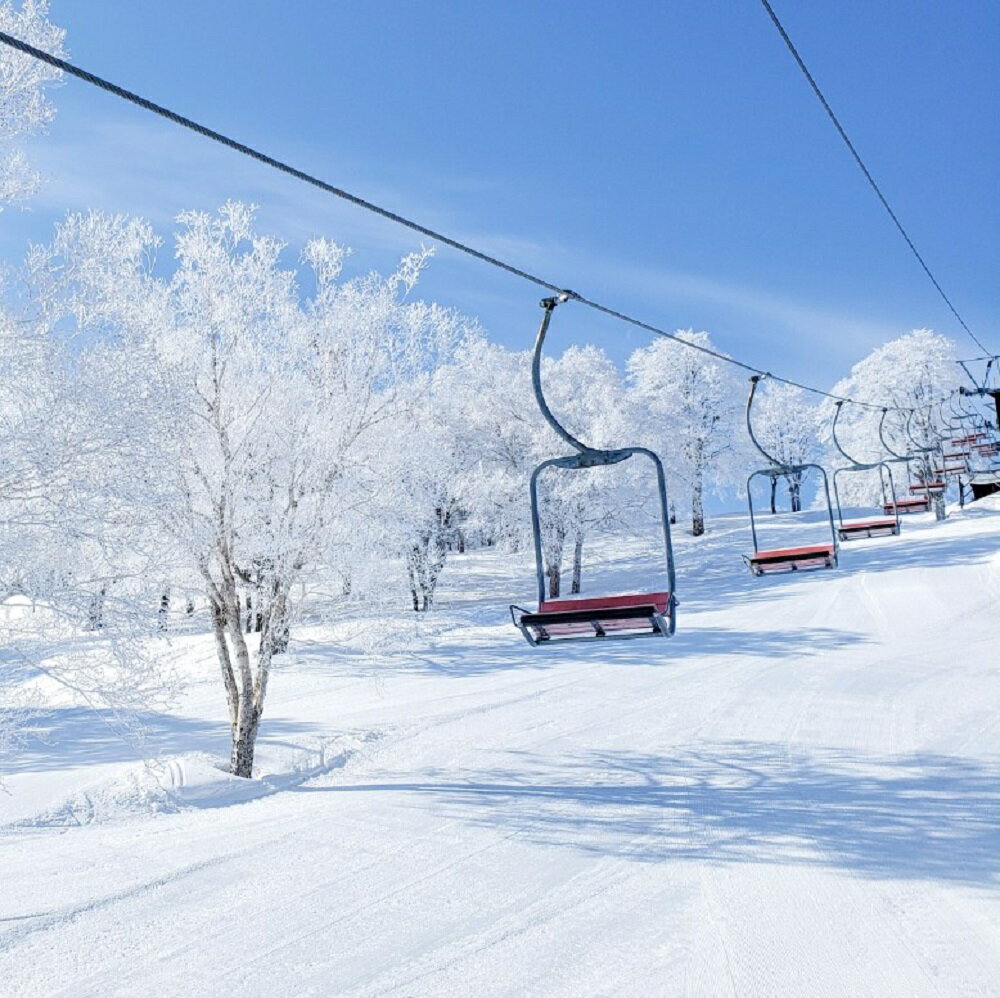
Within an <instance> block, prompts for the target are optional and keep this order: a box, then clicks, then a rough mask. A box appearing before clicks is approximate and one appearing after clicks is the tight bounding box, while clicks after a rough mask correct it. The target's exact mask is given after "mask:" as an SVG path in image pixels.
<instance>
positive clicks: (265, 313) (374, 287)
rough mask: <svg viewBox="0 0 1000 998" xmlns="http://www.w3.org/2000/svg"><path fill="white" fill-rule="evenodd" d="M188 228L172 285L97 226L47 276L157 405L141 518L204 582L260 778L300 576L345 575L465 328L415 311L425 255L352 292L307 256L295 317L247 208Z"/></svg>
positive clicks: (331, 260)
mask: <svg viewBox="0 0 1000 998" xmlns="http://www.w3.org/2000/svg"><path fill="white" fill-rule="evenodd" d="M179 221H180V229H179V231H178V233H177V235H176V261H177V262H176V269H175V271H174V273H173V275H172V277H171V278H170V279H169V280H167V279H163V278H159V277H158V276H156V275H155V273H154V270H153V261H154V257H155V251H156V249H157V246H158V240H157V239H156V237H155V236H154V235H153V233H152V230H151V229H150V227H149V226H148V225H146V224H145V223H142V222H138V221H135V220H129V219H123V218H113V217H106V216H101V215H90V216H85V217H73V218H70V219H69V220H68V221H67V223H66V224H65V225H64V226H62V227H61V229H60V231H59V234H58V236H57V239H56V241H55V244H54V245H53V247H52V248H51V249H49V250H48V251H39V252H38V253H36V260H35V264H36V269H41V268H43V267H44V269H46V270H47V272H48V273H49V274H50V275H51V278H52V281H53V285H54V288H55V290H54V295H56V296H61V299H62V300H63V301H64V302H65V308H66V310H67V312H68V313H69V314H71V315H72V316H73V317H74V319H75V321H76V322H77V324H78V325H80V327H81V328H84V329H86V330H87V331H88V333H89V335H90V336H91V337H92V338H96V339H97V340H98V343H99V344H100V347H99V348H100V349H101V350H102V351H103V352H102V356H103V358H104V360H105V363H106V364H107V366H108V370H109V377H119V378H120V377H121V376H122V372H128V374H129V376H130V377H131V379H132V381H133V382H134V383H135V385H136V388H135V389H134V392H135V393H137V394H139V395H141V396H143V397H144V398H145V399H146V402H147V405H146V407H145V410H144V412H141V413H138V414H135V415H134V416H133V418H132V423H133V425H138V426H140V427H141V431H140V432H138V433H137V435H136V439H135V446H134V447H132V448H131V450H129V451H127V454H128V458H129V460H130V461H131V463H132V466H133V469H134V471H133V480H135V481H137V482H139V483H141V486H142V488H141V491H143V492H145V497H144V498H143V497H141V496H135V497H134V498H135V500H136V503H135V508H136V510H137V511H139V510H144V511H145V512H144V513H143V514H142V515H143V516H144V517H146V518H149V517H153V516H155V517H156V519H157V521H158V523H157V529H158V530H159V531H161V532H162V533H163V534H165V535H166V536H169V538H170V539H171V543H172V545H173V547H174V548H176V550H177V551H178V552H180V555H181V556H182V557H183V558H184V559H185V560H186V562H187V564H188V566H189V569H190V570H193V571H194V572H195V573H196V574H197V576H198V578H200V580H201V584H202V586H203V590H204V594H205V598H206V599H207V601H208V604H209V608H210V616H211V621H212V628H213V633H214V637H215V644H216V650H217V653H218V660H219V666H220V671H221V675H222V680H223V684H224V687H225V692H226V698H227V703H228V706H229V716H230V725H231V731H232V755H231V762H230V767H231V771H232V772H233V773H234V774H236V775H239V776H250V775H251V774H252V771H253V755H254V746H255V743H256V737H257V732H258V730H259V726H260V723H261V718H262V715H263V709H264V703H265V698H266V693H267V687H268V682H269V678H270V674H271V664H272V659H273V657H274V655H275V654H277V653H279V652H280V651H281V650H282V649H283V648H284V646H285V644H286V643H287V639H288V630H289V627H290V623H291V621H292V619H293V617H294V612H295V606H294V599H293V586H294V584H295V583H296V581H297V580H299V579H300V578H301V577H302V573H303V571H304V570H305V569H306V568H307V567H308V566H312V565H316V564H318V563H321V562H324V561H335V560H336V557H337V552H336V551H335V550H331V546H330V544H329V543H328V540H329V539H332V538H337V537H340V536H343V534H344V530H343V529H342V528H343V525H342V523H341V522H340V520H341V518H342V517H344V516H347V515H352V514H353V513H354V512H356V510H357V507H358V500H359V488H362V487H363V483H364V481H365V466H366V463H367V461H368V458H369V456H370V454H371V453H372V452H373V450H374V449H375V448H376V447H377V446H378V440H377V436H376V430H377V429H378V428H379V427H381V426H383V425H387V424H388V423H389V421H390V420H391V418H392V417H393V416H394V415H395V414H396V413H397V411H398V406H399V399H400V396H401V388H402V386H404V385H405V384H406V383H407V382H408V381H409V380H411V379H412V378H413V377H415V376H416V375H417V374H418V373H420V372H423V371H425V370H426V369H427V367H428V366H431V365H433V364H434V363H435V361H436V360H437V359H438V358H439V356H440V355H441V354H442V352H443V351H446V350H448V349H450V345H451V343H452V342H453V340H454V337H455V330H456V328H457V326H458V324H459V323H458V320H457V318H456V317H455V316H454V315H453V314H452V313H451V312H449V311H448V310H445V309H442V308H439V307H437V306H434V305H428V304H425V303H422V302H419V301H415V302H409V301H407V300H406V297H407V295H408V294H409V292H410V291H411V290H412V289H413V287H414V285H415V283H416V281H417V279H418V276H419V272H420V270H421V268H422V267H423V266H424V264H425V262H426V259H427V254H425V253H424V254H415V255H412V256H410V257H407V258H405V259H404V260H403V261H402V263H401V265H400V267H399V268H398V270H397V271H396V272H394V273H393V274H391V275H390V276H389V277H387V278H386V277H381V276H379V275H377V274H368V275H365V276H362V277H357V278H353V279H349V280H348V279H342V267H343V262H344V258H345V251H344V250H343V249H342V248H340V247H338V246H336V245H334V244H332V243H329V242H327V241H324V240H315V241H313V242H311V243H310V244H309V245H308V246H307V247H306V249H305V252H304V254H303V258H304V260H305V262H306V263H307V264H308V265H309V266H310V267H311V269H312V272H313V281H314V284H315V289H316V290H315V294H314V296H313V298H312V299H311V300H309V301H308V302H303V301H302V299H301V295H300V292H299V289H298V285H297V281H296V274H295V273H294V272H293V271H291V270H289V269H286V268H284V267H283V266H282V263H281V256H282V252H283V250H284V246H283V245H282V244H281V243H280V242H278V241H277V240H275V239H272V238H269V237H266V236H262V235H260V234H258V233H257V232H256V231H255V228H254V211H253V209H252V208H250V207H248V206H245V205H241V204H237V203H228V204H226V205H225V206H224V207H223V208H222V210H221V211H220V212H219V213H218V214H217V215H208V214H204V213H200V212H192V213H187V214H185V215H183V216H181V218H180V220H179ZM99 348H94V349H95V350H96V349H99ZM359 483H361V485H359ZM137 515H139V514H138V513H137ZM248 591H249V592H252V594H253V607H254V611H253V612H254V615H255V616H256V617H259V626H255V627H254V630H256V631H257V636H256V639H255V640H253V641H251V640H250V638H249V637H248V635H247V634H246V626H245V610H246V607H245V604H244V602H243V601H241V596H244V597H245V595H246V594H247V592H248Z"/></svg>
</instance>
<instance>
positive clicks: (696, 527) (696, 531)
mask: <svg viewBox="0 0 1000 998" xmlns="http://www.w3.org/2000/svg"><path fill="white" fill-rule="evenodd" d="M702 491H703V486H702V482H701V475H698V476H697V477H696V479H695V483H694V488H693V489H692V492H691V534H692V535H693V536H694V537H701V535H702V534H703V533H705V506H704V502H703V498H702Z"/></svg>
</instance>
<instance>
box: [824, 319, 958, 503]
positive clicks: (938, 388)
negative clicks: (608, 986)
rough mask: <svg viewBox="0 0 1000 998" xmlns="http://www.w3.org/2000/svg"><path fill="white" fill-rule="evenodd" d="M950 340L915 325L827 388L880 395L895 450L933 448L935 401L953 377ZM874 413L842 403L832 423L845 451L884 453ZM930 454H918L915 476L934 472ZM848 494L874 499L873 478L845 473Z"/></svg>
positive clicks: (938, 427)
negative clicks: (889, 408)
mask: <svg viewBox="0 0 1000 998" xmlns="http://www.w3.org/2000/svg"><path fill="white" fill-rule="evenodd" d="M955 357H956V354H955V344H954V343H953V342H952V341H951V340H950V339H948V338H947V337H945V336H941V335H940V334H938V333H935V332H933V331H931V330H929V329H916V330H914V331H913V332H911V333H908V334H907V335H905V336H901V337H899V338H897V339H895V340H891V341H890V342H888V343H885V344H883V345H882V346H880V347H877V348H876V349H875V350H873V351H872V352H871V353H870V354H869V355H868V356H867V357H865V358H864V359H863V360H861V361H859V362H858V363H857V364H855V365H854V367H852V368H851V373H850V374H849V375H848V376H847V377H846V378H844V379H843V380H841V381H839V382H837V384H836V385H834V387H833V393H834V394H836V395H843V396H848V397H855V398H861V399H869V400H872V399H874V400H884V401H885V402H886V404H887V405H888V406H894V407H895V409H894V410H893V411H891V412H890V413H889V415H888V416H887V418H886V423H885V432H886V437H887V439H888V441H889V443H890V446H891V447H892V448H893V450H896V451H897V452H898V453H903V454H905V453H907V452H910V451H914V450H915V448H914V444H916V445H918V446H920V447H923V448H938V447H939V446H940V443H941V439H942V435H943V433H944V429H945V428H944V426H943V424H942V421H941V414H940V407H939V405H938V403H939V402H940V400H941V399H942V398H945V397H946V396H947V395H948V394H949V393H950V392H951V391H952V390H953V389H954V387H955V384H956V381H957V380H958V377H957V374H956V371H957V368H956V364H955ZM879 415H880V414H877V413H873V412H871V411H870V410H868V409H865V408H863V407H860V406H850V405H848V406H846V407H845V410H844V412H843V415H842V416H841V419H840V421H839V423H838V424H837V429H838V433H840V435H841V437H842V439H843V440H844V441H845V442H846V443H847V444H849V448H848V449H849V452H850V453H852V454H854V455H855V456H856V457H858V458H859V459H861V460H864V461H869V460H878V459H879V458H885V457H886V456H887V455H886V453H885V450H884V449H883V447H882V444H881V441H880V439H879V433H878V428H879ZM934 464H935V461H934V459H933V455H930V454H926V453H924V454H918V459H917V460H915V461H914V462H913V466H912V470H913V473H914V474H915V476H916V477H917V478H918V480H920V481H928V480H930V479H933V478H934V477H935V475H934V471H933V468H934ZM851 477H853V478H854V479H856V480H855V481H853V482H852V484H851V485H849V486H848V495H849V497H850V499H851V500H853V501H858V502H865V503H874V502H877V501H878V498H879V496H880V487H879V484H878V478H877V476H875V475H872V476H868V477H867V478H865V477H863V476H861V475H858V476H851Z"/></svg>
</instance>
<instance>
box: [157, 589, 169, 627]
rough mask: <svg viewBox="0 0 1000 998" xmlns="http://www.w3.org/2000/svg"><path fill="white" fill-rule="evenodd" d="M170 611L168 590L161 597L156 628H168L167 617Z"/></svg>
mask: <svg viewBox="0 0 1000 998" xmlns="http://www.w3.org/2000/svg"><path fill="white" fill-rule="evenodd" d="M169 613H170V590H169V589H168V590H166V591H165V592H164V593H163V595H162V596H161V597H160V607H159V609H158V610H157V611H156V618H157V619H156V628H157V630H159V631H165V630H166V629H167V617H168V615H169Z"/></svg>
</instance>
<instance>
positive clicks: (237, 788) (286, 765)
mask: <svg viewBox="0 0 1000 998" xmlns="http://www.w3.org/2000/svg"><path fill="white" fill-rule="evenodd" d="M380 737H381V735H380V734H379V733H378V732H373V731H367V732H361V733H350V734H345V735H338V736H335V737H330V738H317V739H314V740H313V741H312V742H310V743H308V744H298V745H284V746H282V747H281V749H280V751H276V750H274V749H273V748H271V751H267V749H266V748H265V746H263V745H262V746H261V748H262V749H264V751H262V752H260V753H259V756H260V758H261V766H260V768H259V771H258V774H257V775H256V776H255V777H254V778H253V779H249V780H247V779H243V778H241V777H239V776H233V775H232V774H231V773H230V772H228V767H227V762H226V760H225V759H221V758H218V757H215V756H212V755H209V754H208V753H206V752H187V753H184V754H182V755H175V756H169V757H164V758H160V759H156V760H152V761H148V762H142V763H135V764H134V765H132V766H129V767H126V768H124V769H123V770H122V771H121V772H120V773H119V774H118V775H116V776H114V777H113V778H110V779H108V778H106V779H104V780H99V781H95V782H93V783H90V784H87V785H85V786H83V787H80V788H77V789H76V790H74V791H73V792H72V793H70V794H68V795H67V796H66V797H64V798H62V799H61V800H59V801H57V802H56V803H54V804H52V805H51V806H49V807H47V808H45V809H44V810H43V811H40V812H38V813H37V814H35V815H32V816H30V817H27V818H22V819H20V820H19V821H16V822H14V823H13V826H12V827H16V828H29V827H30V828H39V827H59V826H62V827H79V826H85V825H94V824H105V823H108V822H117V821H124V820H126V819H128V818H134V817H138V816H144V815H145V816H151V815H159V814H175V813H177V812H178V811H183V810H187V809H192V808H198V809H205V808H222V807H231V806H233V805H235V804H245V803H247V802H248V801H252V800H257V799H259V798H261V797H267V796H269V795H271V794H276V793H280V792H281V791H283V790H288V789H291V788H293V787H297V786H301V785H302V784H303V783H306V782H307V781H309V780H313V779H316V778H317V777H324V776H329V775H330V774H331V773H334V772H335V771H337V770H339V769H343V768H344V767H345V766H346V765H347V763H348V762H349V761H350V759H351V758H352V757H353V756H355V755H356V754H357V753H358V752H359V751H361V750H362V748H363V747H364V746H366V745H368V744H370V743H372V742H374V741H376V740H378V739H379V738H380ZM268 748H270V747H268Z"/></svg>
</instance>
